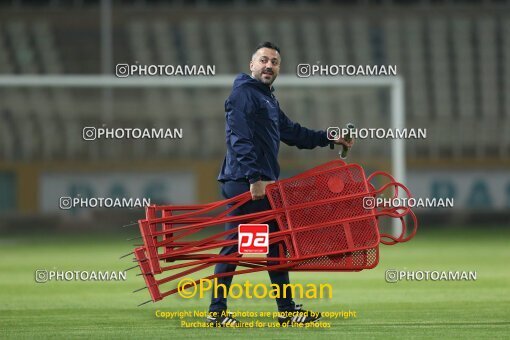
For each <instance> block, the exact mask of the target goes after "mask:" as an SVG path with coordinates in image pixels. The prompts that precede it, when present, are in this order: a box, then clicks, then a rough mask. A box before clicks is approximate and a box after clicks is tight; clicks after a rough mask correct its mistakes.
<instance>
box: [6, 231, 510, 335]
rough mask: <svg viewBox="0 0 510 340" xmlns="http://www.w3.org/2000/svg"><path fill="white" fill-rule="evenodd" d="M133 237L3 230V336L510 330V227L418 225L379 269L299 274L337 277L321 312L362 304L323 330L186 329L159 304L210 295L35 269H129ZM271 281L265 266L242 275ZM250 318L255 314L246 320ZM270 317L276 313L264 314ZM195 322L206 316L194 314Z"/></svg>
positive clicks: (202, 304) (386, 253) (198, 306)
mask: <svg viewBox="0 0 510 340" xmlns="http://www.w3.org/2000/svg"><path fill="white" fill-rule="evenodd" d="M125 236H126V235H120V234H119V235H118V236H112V235H109V236H106V237H103V238H100V237H98V236H85V237H83V236H79V237H75V238H72V237H69V236H66V237H60V238H59V237H57V236H34V235H32V236H29V235H25V236H2V237H0V269H1V271H0V338H2V339H4V338H16V339H20V338H38V339H44V338H65V339H70V338H119V339H120V338H122V339H124V338H133V339H144V338H167V339H180V338H184V337H186V338H197V339H209V338H222V339H225V338H235V339H242V338H250V339H262V338H278V339H285V338H289V339H299V338H303V337H309V338H313V339H337V338H459V337H460V338H508V337H509V336H510V270H509V268H510V267H509V262H510V247H509V243H508V240H509V239H510V230H509V229H508V228H506V230H505V229H503V228H499V229H497V228H478V229H461V228H444V229H435V230H433V231H429V232H424V231H419V232H418V234H417V236H416V237H415V238H414V239H413V240H411V241H410V242H408V243H406V244H398V245H395V246H391V247H390V246H383V245H382V246H381V260H380V263H379V265H378V267H377V268H375V269H373V270H367V271H363V272H359V273H319V272H314V273H291V280H292V282H293V283H302V284H306V283H316V284H319V283H330V284H331V285H333V287H334V290H333V298H332V299H322V300H311V299H310V300H306V299H303V300H299V301H297V302H298V303H301V302H302V303H304V305H305V308H307V309H311V310H314V311H316V310H317V311H341V310H344V311H346V310H351V311H356V312H357V317H356V318H350V319H347V320H343V319H334V320H331V319H324V320H323V321H324V322H329V323H330V325H331V327H330V328H320V329H293V328H288V329H274V328H253V329H203V328H191V329H189V328H181V326H180V321H179V320H177V319H172V320H165V319H161V318H156V317H155V312H156V310H161V311H187V310H191V311H192V310H199V311H205V310H206V309H207V306H208V299H204V300H200V299H190V300H185V299H182V298H181V297H179V296H177V295H174V296H171V297H169V298H166V299H164V300H163V301H160V302H158V303H155V304H152V303H151V304H147V305H145V306H142V307H136V305H137V304H138V303H140V302H143V301H145V300H148V299H149V295H148V292H147V291H142V292H140V293H136V294H133V293H131V291H132V290H134V289H136V288H139V287H141V286H143V282H142V279H141V278H140V277H138V276H135V274H137V273H138V270H132V271H129V272H128V279H127V281H125V282H106V283H105V282H80V281H76V282H75V281H73V282H56V281H52V282H48V283H36V282H35V280H34V272H35V270H37V269H48V270H51V269H57V270H96V271H98V270H103V271H104V270H109V271H111V270H122V269H125V268H127V267H130V266H131V264H132V263H131V262H130V260H129V259H123V260H119V255H121V254H124V253H126V252H129V251H130V250H131V249H130V248H131V247H130V242H125V241H123V239H124V238H125ZM387 269H399V270H454V271H457V270H471V271H473V270H476V271H477V280H476V281H458V282H430V281H429V282H426V281H421V282H417V281H414V282H398V283H386V282H385V279H384V272H385V270H387ZM246 279H249V280H250V281H251V282H252V283H257V282H261V283H265V284H269V279H268V278H267V274H266V273H257V274H251V275H250V274H248V275H242V276H238V277H236V278H235V279H234V282H235V283H242V282H243V281H244V280H246ZM229 308H230V309H231V310H238V311H257V312H262V311H270V312H273V311H275V309H276V308H275V303H274V301H272V300H270V299H267V300H249V299H239V300H232V301H230V303H229ZM241 319H242V321H250V319H246V318H241ZM259 319H260V320H261V321H265V322H270V321H272V320H270V319H268V318H259ZM190 320H191V321H196V320H200V319H194V318H191V319H190Z"/></svg>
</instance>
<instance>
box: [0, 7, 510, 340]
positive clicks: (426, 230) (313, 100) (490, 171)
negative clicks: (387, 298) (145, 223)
mask: <svg viewBox="0 0 510 340" xmlns="http://www.w3.org/2000/svg"><path fill="white" fill-rule="evenodd" d="M509 14H510V3H509V2H508V1H481V0H480V1H475V0H473V1H460V0H459V1H446V0H445V1H432V0H430V1H425V0H422V1H420V0H416V1H396V0H395V1H390V0H388V1H382V0H381V1H369V0H365V1H361V0H359V1H355V0H353V1H333V0H330V1H326V0H324V1H321V0H316V1H311V0H310V1H296V2H293V1H284V0H281V1H270V0H268V1H262V0H260V1H259V0H246V1H228V0H222V1H206V0H203V1H198V0H196V1H148V0H147V1H142V0H140V1H135V0H133V1H87V0H82V1H78V0H76V1H58V0H54V1H28V0H27V1H23V0H18V1H16V0H11V1H5V0H4V1H0V80H1V79H2V78H3V77H6V76H27V75H33V76H50V75H56V76H65V75H77V76H80V75H89V76H92V75H109V76H112V77H113V76H114V73H115V65H116V64H119V63H129V64H134V63H140V64H147V65H149V64H165V65H167V64H170V65H185V64H197V65H215V66H216V74H217V75H234V74H237V73H239V72H249V69H248V62H249V59H250V56H251V53H252V52H253V48H254V46H256V45H257V44H258V43H259V42H261V41H265V40H270V41H272V42H274V43H275V44H277V45H278V46H279V47H280V48H281V50H282V71H281V74H282V75H295V73H296V67H297V65H298V64H300V63H309V64H322V65H333V64H336V65H339V64H352V65H388V64H391V65H393V64H395V65H397V66H398V74H399V76H400V77H401V78H402V79H403V81H404V91H405V92H404V93H405V117H406V127H408V128H426V129H427V131H428V136H427V138H426V139H424V140H406V142H405V148H406V153H405V156H406V165H407V178H406V181H405V184H406V185H407V186H408V187H409V188H410V190H411V191H412V192H413V193H414V194H415V195H416V196H417V197H423V198H433V197H436V198H440V197H453V198H454V200H455V201H454V202H455V206H454V208H451V209H441V208H434V209H420V210H417V213H418V218H419V220H420V229H419V231H418V235H417V236H416V239H415V240H411V241H410V242H409V243H408V244H406V245H397V246H395V247H393V248H392V249H391V253H388V254H391V255H388V259H392V260H393V261H394V262H388V261H387V260H385V257H384V256H385V254H386V253H385V252H383V253H382V254H381V261H382V262H381V265H380V267H383V269H387V268H391V267H395V268H400V267H402V268H403V267H404V266H405V265H406V264H402V263H401V262H399V261H400V260H402V261H405V259H406V258H408V257H409V256H411V257H410V258H411V259H412V253H413V250H414V248H413V246H414V244H413V243H414V242H416V244H419V245H420V247H421V248H420V249H422V250H423V251H424V254H434V253H435V254H436V255H437V254H439V253H438V249H439V247H440V249H441V250H442V251H443V252H444V253H441V254H442V255H441V256H444V258H445V259H446V260H445V261H447V259H448V258H449V259H460V258H462V260H463V261H466V262H462V263H463V264H462V265H459V267H458V268H457V267H455V263H456V262H455V261H454V260H452V261H453V262H451V263H450V264H451V265H452V266H453V267H448V268H446V269H448V270H460V269H466V270H469V269H471V270H479V271H480V272H482V273H486V274H487V275H489V274H490V275H494V276H495V277H497V278H499V279H500V280H501V281H497V280H498V279H494V280H496V281H491V282H492V283H491V284H493V286H492V287H496V289H497V292H500V293H504V292H506V293H505V294H504V295H505V296H503V295H501V298H502V299H503V301H500V302H502V303H503V302H504V306H506V307H504V308H503V309H501V310H500V311H499V312H495V313H496V314H495V315H496V317H495V320H496V321H498V320H499V321H501V320H504V321H505V322H501V323H500V324H499V325H500V326H501V325H502V324H503V325H506V326H502V327H507V325H508V269H506V270H502V268H504V263H505V261H506V262H507V261H508V260H509V258H510V256H509V253H508V246H504V244H503V243H502V242H503V241H504V240H505V239H506V240H508V227H509V217H510V213H509V212H510V210H509V208H510V172H509V169H510V95H509V93H510V15H509ZM13 79H14V78H13ZM274 85H275V87H276V89H277V91H276V95H277V97H278V98H279V100H280V103H281V106H282V108H283V110H284V111H285V112H286V113H287V114H288V115H289V117H291V118H292V119H293V120H295V121H299V122H300V123H302V124H303V125H304V126H308V127H311V128H315V129H319V128H321V129H325V128H326V127H328V126H344V125H345V124H346V123H348V122H354V123H355V124H356V125H357V126H358V127H383V128H389V127H390V116H391V112H390V93H389V90H388V89H384V88H376V87H361V88H354V87H348V86H347V87H338V88H326V87H320V86H317V87H313V88H305V87H303V88H281V89H279V88H278V79H277V80H276V82H275V84H274ZM228 93H229V88H222V89H217V88H216V89H204V88H200V89H198V88H166V87H154V88H99V87H89V88H75V87H69V88H68V87H48V86H32V87H18V86H10V85H7V86H0V254H3V255H2V256H1V257H0V258H2V259H1V260H0V262H1V263H2V266H3V268H2V270H3V272H2V273H1V274H0V276H1V277H2V279H0V283H1V285H2V287H4V288H5V289H4V294H5V296H4V297H5V299H6V300H2V302H3V303H2V305H3V306H2V307H1V308H2V309H3V310H2V309H0V312H2V315H4V317H5V316H7V315H17V314H16V312H15V311H17V310H19V313H20V314H19V315H22V310H23V308H27V310H31V308H32V307H33V308H35V309H36V310H37V309H38V308H39V307H37V303H33V301H35V300H37V299H39V297H40V296H41V294H42V295H44V294H45V292H44V291H42V289H43V288H41V287H40V286H37V284H36V283H35V282H34V280H33V273H34V271H35V270H36V269H38V268H40V267H44V268H46V267H47V268H51V267H53V266H57V267H58V266H60V267H59V268H62V266H63V267H65V268H67V269H73V268H76V267H80V268H82V267H83V268H86V269H94V268H96V267H97V266H101V265H100V264H101V263H103V260H104V261H105V262H104V263H105V264H106V263H108V266H110V264H111V266H110V267H111V268H114V269H122V268H125V267H128V266H129V265H130V263H129V260H128V261H127V262H122V261H118V260H117V255H121V254H122V253H123V252H129V251H130V250H131V248H132V247H131V244H132V242H124V239H126V238H128V237H132V236H136V228H135V229H125V228H121V226H122V225H124V224H128V223H132V222H133V221H136V220H137V219H139V218H142V217H143V216H144V213H143V209H84V208H82V209H71V210H61V209H59V201H58V199H59V197H60V196H79V195H81V196H80V197H86V196H105V195H106V196H114V197H121V196H128V197H143V196H150V198H151V199H152V200H153V202H155V203H163V202H165V203H206V202H211V201H215V200H218V199H220V192H219V186H218V184H217V182H216V176H217V173H218V170H219V167H220V165H221V161H222V159H223V155H224V152H225V146H224V106H223V103H224V100H225V98H226V97H227V96H228ZM85 126H94V127H103V126H104V127H141V128H143V127H147V128H151V127H158V128H159V127H163V128H166V127H170V128H182V129H183V131H184V138H183V139H181V140H170V141H165V140H157V141H146V140H99V141H84V140H83V139H82V129H83V127H85ZM390 145H391V142H390V141H388V140H358V141H357V142H356V144H355V147H354V148H353V150H352V152H351V154H350V155H349V159H348V160H349V161H350V162H355V163H359V164H361V165H362V166H364V167H365V169H366V171H367V173H371V172H372V171H375V170H387V171H389V170H391V162H390V159H391V152H390V150H391V147H390ZM337 157H338V156H337V151H331V150H329V148H323V149H321V150H313V151H304V150H297V149H295V148H290V147H287V146H283V145H282V149H281V155H280V161H281V164H282V173H283V177H287V176H290V175H293V174H296V173H299V172H300V171H303V170H305V169H307V168H310V167H312V166H315V165H318V164H320V163H323V162H326V161H328V160H331V159H336V158H337ZM429 241H430V243H429ZM450 242H453V243H450ZM450 244H452V250H451V251H450V250H449V245H450ZM88 245H90V247H91V248H88ZM94 245H95V246H97V247H103V248H101V251H102V252H101V251H100V252H99V253H98V254H108V255H107V256H109V257H108V258H107V259H102V258H101V257H99V255H97V256H94V255H93V254H92V253H91V254H90V256H91V257H90V261H87V260H86V259H87V256H88V255H89V253H88V252H89V250H87V249H90V252H93V249H96V248H94ZM109 245H111V249H112V251H111V254H110V253H108V252H107V251H106V250H105V249H107V248H108V247H110V246H109ZM464 245H465V246H464ZM475 246H483V247H485V248H483V249H485V250H479V251H480V252H481V253H480V254H483V255H486V256H487V258H485V257H483V256H482V257H480V256H478V257H477V260H476V261H478V262H476V261H475V260H473V261H474V262H472V263H475V264H474V266H475V267H469V263H470V262H469V261H470V259H471V257H470V256H469V254H470V251H471V249H472V248H470V247H475ZM493 246H494V249H492V247H493ZM427 247H430V248H427ZM98 249H99V248H98ZM477 249H478V248H477ZM385 251H388V252H390V250H385ZM458 251H460V253H459V252H458ZM491 251H494V253H495V254H499V255H494V256H492V257H491V256H490V253H491ZM475 253H476V252H475ZM41 254H53V255H51V256H50V255H47V256H46V257H44V256H43V257H41V258H39V256H40V255H41ZM477 254H478V253H477ZM438 256H439V255H438ZM67 257H68V258H69V261H68V262H67V263H66V262H65V261H64V262H62V263H60V262H57V263H59V264H54V263H53V262H52V261H53V260H55V259H57V258H58V259H60V260H62V259H65V258H67ZM78 258H79V259H80V260H78ZM427 258H428V255H427V256H426V257H425V258H420V261H418V262H417V263H419V265H418V268H419V269H427V268H428V267H426V266H427V263H428V262H427ZM84 259H85V260H84ZM75 260H77V261H78V262H73V261H75ZM436 260H437V259H436ZM13 261H14V262H13ZM55 261H56V260H55ZM431 261H433V260H431ZM459 261H460V260H459ZM492 261H495V263H498V264H501V266H499V265H496V264H494V263H493V262H492ZM76 263H79V264H76ZM410 263H411V265H409V264H407V265H409V266H411V267H412V263H413V262H412V260H411V262H410ZM432 263H433V264H432V265H431V268H428V269H438V268H439V269H440V268H442V267H441V262H440V261H439V262H432ZM459 263H460V262H459ZM489 263H492V264H493V265H494V267H487V268H486V270H485V272H484V270H483V267H482V268H480V267H479V268H476V265H483V264H489ZM75 264H76V265H75ZM399 266H400V267H399ZM423 266H425V268H423ZM466 266H467V267H466ZM498 266H499V267H498ZM110 267H109V268H110ZM383 269H381V270H383ZM14 273H16V274H15V276H12V275H14ZM374 273H375V270H374ZM16 275H17V276H16ZM133 275H134V274H133ZM300 275H301V276H299V277H300V278H301V279H302V280H303V278H305V279H306V278H307V276H306V275H307V274H300ZM308 275H310V276H309V277H312V275H313V274H308ZM331 275H335V276H336V275H338V276H339V277H340V276H342V275H343V274H331ZM349 275H354V276H349V277H350V278H351V280H352V281H353V282H355V281H356V276H355V275H356V274H349ZM359 275H362V273H359ZM366 275H369V274H366ZM479 276H480V278H479V281H481V280H482V281H483V275H479ZM360 277H361V276H360ZM378 278H379V279H380V280H379V281H381V283H380V284H381V285H382V284H383V282H384V281H383V273H382V271H381V273H380V275H379V274H378ZM130 280H131V282H133V281H135V280H138V278H135V277H134V276H133V277H130ZM264 280H265V278H264ZM128 281H129V280H128ZM266 281H267V280H266ZM266 281H262V282H266ZM478 283H479V282H477V284H478ZM51 284H54V285H55V286H56V285H57V283H48V285H51ZM141 284H142V283H141V281H136V284H135V283H133V285H134V286H135V287H138V286H140V285H141ZM505 284H506V287H507V288H506V289H505V288H503V286H504V285H505ZM432 285H433V283H431V284H430V286H427V289H429V290H427V292H428V293H427V294H429V295H428V296H435V297H437V296H438V295H434V294H436V293H438V292H437V291H435V290H434V288H431V287H432ZM55 286H54V288H53V289H55ZM64 286H65V285H64ZM16 287H18V288H16ZM23 287H24V288H23ZM34 287H35V288H34ZM58 287H61V286H58ZM62 287H63V286H62ZM65 287H67V289H68V290H70V291H69V292H66V293H65V294H70V295H65V294H64V295H65V297H62V299H66V298H68V299H69V301H74V300H72V299H71V298H70V296H71V295H72V294H73V292H72V289H71V287H72V284H71V283H69V284H68V285H67V286H65ZM97 287H98V286H91V288H90V289H84V288H83V286H80V287H79V290H80V294H83V295H82V296H93V294H94V289H96V288H97ZM126 287H127V286H126ZM436 287H437V286H436ZM415 288H416V286H415ZM25 289H28V291H32V293H31V294H33V295H28V296H32V298H30V297H27V298H26V299H21V300H20V299H19V296H21V295H22V294H23V293H22V292H24V291H25ZM34 289H36V290H37V291H35V290H34ZM130 290H131V283H129V287H128V288H125V287H123V286H120V288H116V290H115V294H121V295H120V296H121V298H119V297H118V296H117V299H118V300H122V301H125V302H126V304H125V306H126V307H125V308H131V306H133V305H135V304H136V303H137V302H140V301H141V300H146V297H148V296H144V297H142V298H140V297H137V298H133V297H131V295H129V296H128V295H122V294H124V291H126V292H127V291H130ZM476 292H477V290H476V289H472V290H471V291H470V292H469V293H468V295H469V294H470V296H471V295H472V296H477V293H476ZM51 294H54V295H51V296H54V297H55V299H56V300H50V301H46V302H45V306H46V307H48V308H50V309H51V306H52V304H53V303H57V302H54V301H58V299H59V298H60V297H61V295H59V294H60V293H59V292H58V291H54V292H53V293H51ZM62 294H63V293H62ZM360 294H362V293H360ZM438 294H439V293H438ZM498 294H499V293H498ZM482 295H483V294H482ZM482 295H481V296H482ZM78 296H79V295H78ZM101 296H103V295H101ZM104 296H106V295H104ZM353 296H358V295H356V294H353ZM32 299H35V300H32ZM106 299H107V298H106ZM481 299H483V298H481ZM488 299H489V300H490V301H493V300H491V299H494V296H491V297H488ZM354 300H355V299H354ZM475 300H476V299H475ZM5 301H6V303H4V302H5ZM66 301H67V300H66ZM80 301H81V304H80V306H81V307H84V308H88V307H90V306H88V305H87V303H86V302H84V300H83V299H81V298H80ZM115 301H117V300H115ZM173 302H174V303H175V302H178V300H177V299H176V300H173ZM409 303H412V302H409ZM491 303H492V302H491ZM160 304H161V305H162V306H165V301H163V302H160ZM57 305H58V303H57ZM204 305H205V302H204V303H202V304H200V306H201V307H202V308H204ZM34 306H35V307H34ZM268 306H270V307H271V308H272V304H271V303H268ZM174 307H175V306H174ZM500 307H501V306H500ZM41 308H43V307H41ZM77 308H80V307H77ZM150 308H152V309H154V307H150ZM172 308H173V307H172ZM175 308H177V307H175ZM268 308H269V307H268ZM452 308H457V307H456V305H455V307H452ZM458 308H464V307H461V305H459V306H458ZM152 309H151V310H152ZM139 310H140V309H138V310H136V309H132V310H130V312H129V317H130V318H132V319H131V320H132V321H133V322H135V323H136V320H137V319H136V318H137V313H141V312H139ZM504 310H506V312H504ZM4 313H5V314H4ZM12 313H14V314H12ZM55 313H56V314H54V315H55V316H56V318H58V315H60V314H58V313H57V312H55ZM89 313H90V314H86V315H89V316H90V315H93V314H94V313H95V312H89ZM445 313H446V312H445ZM498 313H499V314H498ZM446 314H448V315H454V316H453V317H452V322H457V323H458V324H460V325H462V321H459V320H460V319H456V317H455V312H452V311H451V310H450V311H449V312H447V313H446ZM490 314H491V313H490V312H487V313H486V314H485V315H486V316H487V317H490ZM50 315H53V314H51V313H50ZM138 315H139V314H138ZM147 315H149V316H150V315H151V314H150V313H149V314H147V313H145V314H143V317H142V318H145V319H147V318H148V316H147ZM504 315H506V317H504ZM90 317H91V316H90ZM391 317H392V318H393V319H392V320H394V318H397V319H398V318H400V320H399V321H402V320H404V319H405V320H407V319H406V318H407V317H408V314H406V313H403V314H402V315H392V316H391ZM91 318H92V319H93V317H91ZM379 318H380V319H381V320H382V319H384V318H385V315H384V313H381V314H378V315H377V316H373V317H372V319H370V320H371V322H374V323H375V324H377V322H378V321H380V319H379ZM85 319H86V317H85ZM413 320H414V319H413ZM386 321H389V320H386ZM499 321H498V322H499ZM84 322H85V321H84ZM438 322H441V321H438ZM487 322H488V324H489V323H490V322H489V321H487ZM119 323H120V322H119ZM466 324H469V322H467V323H466ZM9 325H11V326H12V327H13V328H11V331H12V333H9V331H8V332H7V333H6V335H10V336H13V334H16V333H14V332H15V330H16V328H17V327H21V328H20V329H24V331H25V332H29V330H27V329H29V328H30V326H27V323H20V324H16V323H15V322H12V323H9ZM20 325H22V326H20ZM88 326H90V327H92V326H91V325H88ZM88 326H87V327H88ZM496 326H497V322H496ZM69 327H70V328H68V331H69V330H71V331H69V332H71V333H68V334H69V335H70V336H80V335H83V334H82V333H72V332H73V324H72V322H69ZM173 327H178V325H177V324H176V325H174V326H173ZM488 327H489V326H488ZM500 329H501V328H500ZM34 331H35V329H34ZM46 331H47V332H48V333H43V334H46V336H48V334H51V330H49V329H48V330H46ZM436 331H438V333H437V335H440V334H441V332H440V331H439V330H437V329H436ZM111 332H112V333H106V334H107V336H108V335H109V336H113V337H115V334H117V333H115V331H113V330H111ZM175 332H177V333H176V334H178V332H179V329H177V330H175ZM353 332H354V331H353ZM409 332H410V333H409V335H410V336H412V335H416V334H419V333H412V331H409ZM480 332H481V333H480V334H485V333H484V332H485V331H484V330H480ZM23 334H25V335H30V334H32V333H23ZM34 334H35V333H34ZM85 334H87V333H85ZM101 334H103V333H99V335H101ZM133 334H138V333H133ZM133 334H131V336H136V335H133ZM140 334H143V333H140ZM158 334H159V333H157V334H156V335H158ZM353 334H356V333H355V332H354V333H353ZM370 334H372V333H370ZM382 334H384V333H382ZM32 335H33V334H32ZM103 335H104V334H103ZM160 335H161V334H160ZM365 335H366V334H365ZM378 335H381V334H379V333H377V331H374V333H373V334H372V336H378ZM126 336H129V334H127V335H126Z"/></svg>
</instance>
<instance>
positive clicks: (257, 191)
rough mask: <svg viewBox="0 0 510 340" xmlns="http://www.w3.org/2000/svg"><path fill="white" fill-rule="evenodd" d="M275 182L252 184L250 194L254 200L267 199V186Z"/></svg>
mask: <svg viewBox="0 0 510 340" xmlns="http://www.w3.org/2000/svg"><path fill="white" fill-rule="evenodd" d="M271 183H274V181H258V182H255V183H252V184H250V193H251V199H252V200H261V199H264V197H266V186H267V185H268V184H271Z"/></svg>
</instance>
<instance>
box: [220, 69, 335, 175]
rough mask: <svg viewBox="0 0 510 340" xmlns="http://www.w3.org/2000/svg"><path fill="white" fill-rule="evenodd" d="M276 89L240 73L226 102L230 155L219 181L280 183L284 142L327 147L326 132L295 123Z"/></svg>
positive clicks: (292, 144)
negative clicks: (275, 181) (279, 162)
mask: <svg viewBox="0 0 510 340" xmlns="http://www.w3.org/2000/svg"><path fill="white" fill-rule="evenodd" d="M273 91H274V89H273V88H272V87H271V88H270V87H269V86H267V85H265V84H263V83H262V82H260V81H258V80H256V79H254V78H252V77H250V76H249V75H247V74H244V73H242V74H239V75H238V76H237V77H236V79H235V81H234V86H233V89H232V93H231V94H230V96H229V97H228V98H227V100H226V101H225V117H226V128H225V131H226V142H227V154H226V156H225V159H224V161H223V166H222V167H221V172H220V175H219V176H218V180H219V181H222V182H223V181H230V180H243V179H245V180H249V182H250V183H254V182H256V181H258V180H260V179H263V180H276V179H278V176H279V175H280V166H279V165H278V150H279V149H280V141H282V142H284V143H285V144H287V145H291V146H297V147H298V148H300V149H313V148H315V147H317V146H326V145H328V144H329V140H328V138H327V136H326V132H325V131H314V130H310V129H307V128H304V127H302V126H301V125H299V124H298V123H294V122H293V121H291V120H290V119H289V118H288V117H287V116H286V115H285V113H283V111H282V110H280V106H279V104H278V101H277V100H276V98H275V96H274V95H273V93H272V92H273Z"/></svg>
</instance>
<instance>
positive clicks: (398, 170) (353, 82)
mask: <svg viewBox="0 0 510 340" xmlns="http://www.w3.org/2000/svg"><path fill="white" fill-rule="evenodd" d="M234 78H235V75H215V76H210V77H206V76H197V77H126V78H118V77H115V76H113V75H2V76H0V89H2V88H4V89H5V88H40V87H48V88H99V89H117V88H166V87H168V88H172V87H173V88H176V87H178V88H202V89H204V88H228V87H230V86H232V83H233V80H234ZM277 82H278V88H310V87H319V86H320V87H330V88H331V87H338V88H340V87H354V88H355V87H374V88H387V89H389V92H390V100H389V106H390V108H389V109H390V124H389V126H390V128H391V129H398V130H401V129H404V128H405V125H406V123H405V114H404V84H403V79H402V78H401V77H399V76H391V77H388V76H381V77H374V76H364V77H308V78H300V77H297V76H296V75H280V76H279V77H278V80H277ZM103 100H104V98H103ZM106 107H108V105H106ZM106 111H108V110H106ZM103 118H104V119H105V120H106V121H110V120H111V118H112V117H111V112H103ZM346 123H347V122H346ZM390 147H391V150H390V152H391V171H392V175H393V176H394V177H395V179H396V180H397V181H399V182H402V183H406V159H405V141H404V140H403V139H399V138H396V139H393V140H391V146H390ZM394 222H395V224H394V227H393V229H394V230H397V229H396V228H397V225H398V224H399V223H400V222H399V221H394Z"/></svg>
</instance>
